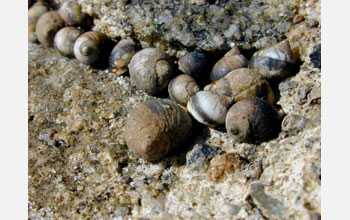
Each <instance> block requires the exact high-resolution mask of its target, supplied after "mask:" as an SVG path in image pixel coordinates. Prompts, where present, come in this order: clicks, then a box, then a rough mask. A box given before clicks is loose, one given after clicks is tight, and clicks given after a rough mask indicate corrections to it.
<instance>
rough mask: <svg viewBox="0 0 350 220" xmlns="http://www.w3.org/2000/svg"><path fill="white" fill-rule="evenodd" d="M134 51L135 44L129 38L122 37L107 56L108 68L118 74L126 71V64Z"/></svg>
mask: <svg viewBox="0 0 350 220" xmlns="http://www.w3.org/2000/svg"><path fill="white" fill-rule="evenodd" d="M135 53H136V44H135V42H134V41H133V40H131V39H122V40H120V41H119V42H118V44H117V45H115V47H114V48H113V50H112V52H111V55H110V56H109V69H110V70H111V71H112V72H113V73H115V74H117V75H118V76H119V75H122V74H123V73H125V72H126V71H128V64H129V63H130V60H131V58H132V57H133V56H134V54H135Z"/></svg>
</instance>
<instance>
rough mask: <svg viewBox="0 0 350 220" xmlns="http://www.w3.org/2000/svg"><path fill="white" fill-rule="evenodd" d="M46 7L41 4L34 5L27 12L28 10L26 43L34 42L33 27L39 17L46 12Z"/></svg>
mask: <svg viewBox="0 0 350 220" xmlns="http://www.w3.org/2000/svg"><path fill="white" fill-rule="evenodd" d="M47 10H48V9H47V7H46V6H45V5H44V4H43V3H42V2H37V3H35V4H34V5H33V6H32V7H31V8H30V9H29V10H28V41H29V42H32V43H34V42H36V41H37V40H38V39H37V36H36V34H35V25H36V23H37V22H38V19H39V17H40V16H41V15H42V14H44V13H45V12H47Z"/></svg>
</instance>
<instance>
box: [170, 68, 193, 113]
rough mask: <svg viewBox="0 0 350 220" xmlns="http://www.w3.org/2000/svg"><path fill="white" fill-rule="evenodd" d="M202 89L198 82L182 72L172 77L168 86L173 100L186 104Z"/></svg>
mask: <svg viewBox="0 0 350 220" xmlns="http://www.w3.org/2000/svg"><path fill="white" fill-rule="evenodd" d="M199 90H200V88H199V86H198V85H197V82H196V81H195V80H194V79H193V78H192V77H191V76H190V75H186V74H181V75H179V76H177V77H175V78H174V79H172V80H171V81H170V83H169V86H168V92H169V95H170V97H171V99H172V100H174V101H175V102H177V103H179V104H181V105H183V106H186V104H187V102H188V100H189V99H190V98H191V97H192V96H193V95H194V94H196V92H198V91H199Z"/></svg>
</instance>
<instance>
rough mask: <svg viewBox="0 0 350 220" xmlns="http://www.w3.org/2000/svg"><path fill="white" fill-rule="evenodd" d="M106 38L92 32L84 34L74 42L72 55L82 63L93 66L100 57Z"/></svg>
mask: <svg viewBox="0 0 350 220" xmlns="http://www.w3.org/2000/svg"><path fill="white" fill-rule="evenodd" d="M106 41H107V36H106V35H104V34H102V33H99V32H94V31H89V32H86V33H84V34H82V35H80V37H79V38H78V39H77V40H76V41H75V43H74V55H75V57H76V58H77V59H78V60H79V61H80V62H82V63H85V64H93V63H95V62H96V61H97V60H98V59H99V58H100V56H102V55H101V54H102V49H103V48H104V44H105V43H106Z"/></svg>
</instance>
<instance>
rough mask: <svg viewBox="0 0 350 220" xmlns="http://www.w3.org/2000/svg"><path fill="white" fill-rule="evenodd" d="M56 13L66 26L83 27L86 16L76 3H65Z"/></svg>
mask: <svg viewBox="0 0 350 220" xmlns="http://www.w3.org/2000/svg"><path fill="white" fill-rule="evenodd" d="M58 13H59V14H60V16H61V17H62V19H63V20H64V21H65V22H66V24H67V25H83V23H84V19H85V17H86V14H85V13H84V12H82V11H81V6H80V5H79V4H78V3H77V2H76V1H66V2H64V3H63V4H62V5H61V7H60V8H59V9H58Z"/></svg>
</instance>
